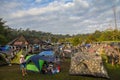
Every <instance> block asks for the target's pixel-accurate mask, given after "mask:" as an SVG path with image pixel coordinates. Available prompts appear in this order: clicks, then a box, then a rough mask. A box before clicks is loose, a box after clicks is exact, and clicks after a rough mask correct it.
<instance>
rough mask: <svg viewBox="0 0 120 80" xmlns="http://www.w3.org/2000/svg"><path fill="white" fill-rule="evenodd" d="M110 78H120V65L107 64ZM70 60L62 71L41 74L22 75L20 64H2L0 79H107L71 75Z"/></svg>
mask: <svg viewBox="0 0 120 80" xmlns="http://www.w3.org/2000/svg"><path fill="white" fill-rule="evenodd" d="M105 66H106V68H107V71H108V74H109V76H110V80H120V67H119V66H115V67H112V66H111V65H110V64H105ZM69 67H70V60H66V61H65V62H62V63H61V68H62V70H61V72H60V73H59V74H55V75H48V74H45V75H44V74H40V73H35V72H28V75H27V76H25V77H22V74H21V72H20V69H19V65H12V66H1V67H0V80H106V79H103V78H94V77H85V76H70V75H69Z"/></svg>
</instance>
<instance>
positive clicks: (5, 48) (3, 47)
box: [0, 45, 10, 51]
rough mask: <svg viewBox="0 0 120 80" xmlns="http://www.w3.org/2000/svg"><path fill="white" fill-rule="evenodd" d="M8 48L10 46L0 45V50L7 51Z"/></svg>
mask: <svg viewBox="0 0 120 80" xmlns="http://www.w3.org/2000/svg"><path fill="white" fill-rule="evenodd" d="M9 50H10V46H8V45H5V46H0V51H9Z"/></svg>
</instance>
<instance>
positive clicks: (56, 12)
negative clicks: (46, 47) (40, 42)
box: [0, 0, 120, 35]
mask: <svg viewBox="0 0 120 80" xmlns="http://www.w3.org/2000/svg"><path fill="white" fill-rule="evenodd" d="M0 6H1V7H0V18H3V19H4V20H5V21H7V23H6V24H7V25H8V26H9V27H11V28H14V29H20V28H22V29H27V28H29V29H30V30H37V31H43V32H50V33H53V34H70V35H72V34H82V33H91V32H94V31H95V30H100V31H102V30H105V29H107V28H110V27H111V28H114V11H113V9H114V10H115V12H116V17H117V18H116V19H117V26H118V28H119V27H120V0H0ZM113 6H115V7H113Z"/></svg>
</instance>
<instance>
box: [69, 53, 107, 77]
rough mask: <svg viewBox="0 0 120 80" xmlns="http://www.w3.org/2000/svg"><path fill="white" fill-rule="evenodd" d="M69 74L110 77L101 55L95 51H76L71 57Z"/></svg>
mask: <svg viewBox="0 0 120 80" xmlns="http://www.w3.org/2000/svg"><path fill="white" fill-rule="evenodd" d="M69 74H70V75H81V76H94V77H103V78H109V76H108V74H107V71H106V69H105V68H104V66H103V62H102V58H101V56H98V55H96V54H94V53H76V54H75V55H74V56H73V57H72V58H71V66H70V70H69Z"/></svg>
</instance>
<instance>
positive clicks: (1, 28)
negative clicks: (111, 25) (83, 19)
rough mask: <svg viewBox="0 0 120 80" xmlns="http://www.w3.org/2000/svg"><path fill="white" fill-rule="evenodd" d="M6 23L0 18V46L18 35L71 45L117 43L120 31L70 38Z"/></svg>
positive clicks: (79, 35) (119, 38)
mask: <svg viewBox="0 0 120 80" xmlns="http://www.w3.org/2000/svg"><path fill="white" fill-rule="evenodd" d="M5 23H6V21H3V19H2V18H0V45H5V44H7V43H8V42H10V41H11V40H13V39H14V38H16V37H17V36H19V35H24V36H25V37H26V38H27V39H29V38H38V39H42V40H51V42H70V43H72V44H73V45H75V46H76V45H78V44H82V43H83V42H84V43H92V42H101V41H119V40H120V35H119V34H120V31H119V30H106V31H98V30H96V31H95V32H94V33H89V34H77V35H73V36H70V35H69V34H66V35H61V34H52V33H49V32H42V31H35V30H30V29H29V28H28V29H26V30H23V29H21V28H20V29H12V28H10V27H9V26H7V25H5Z"/></svg>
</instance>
